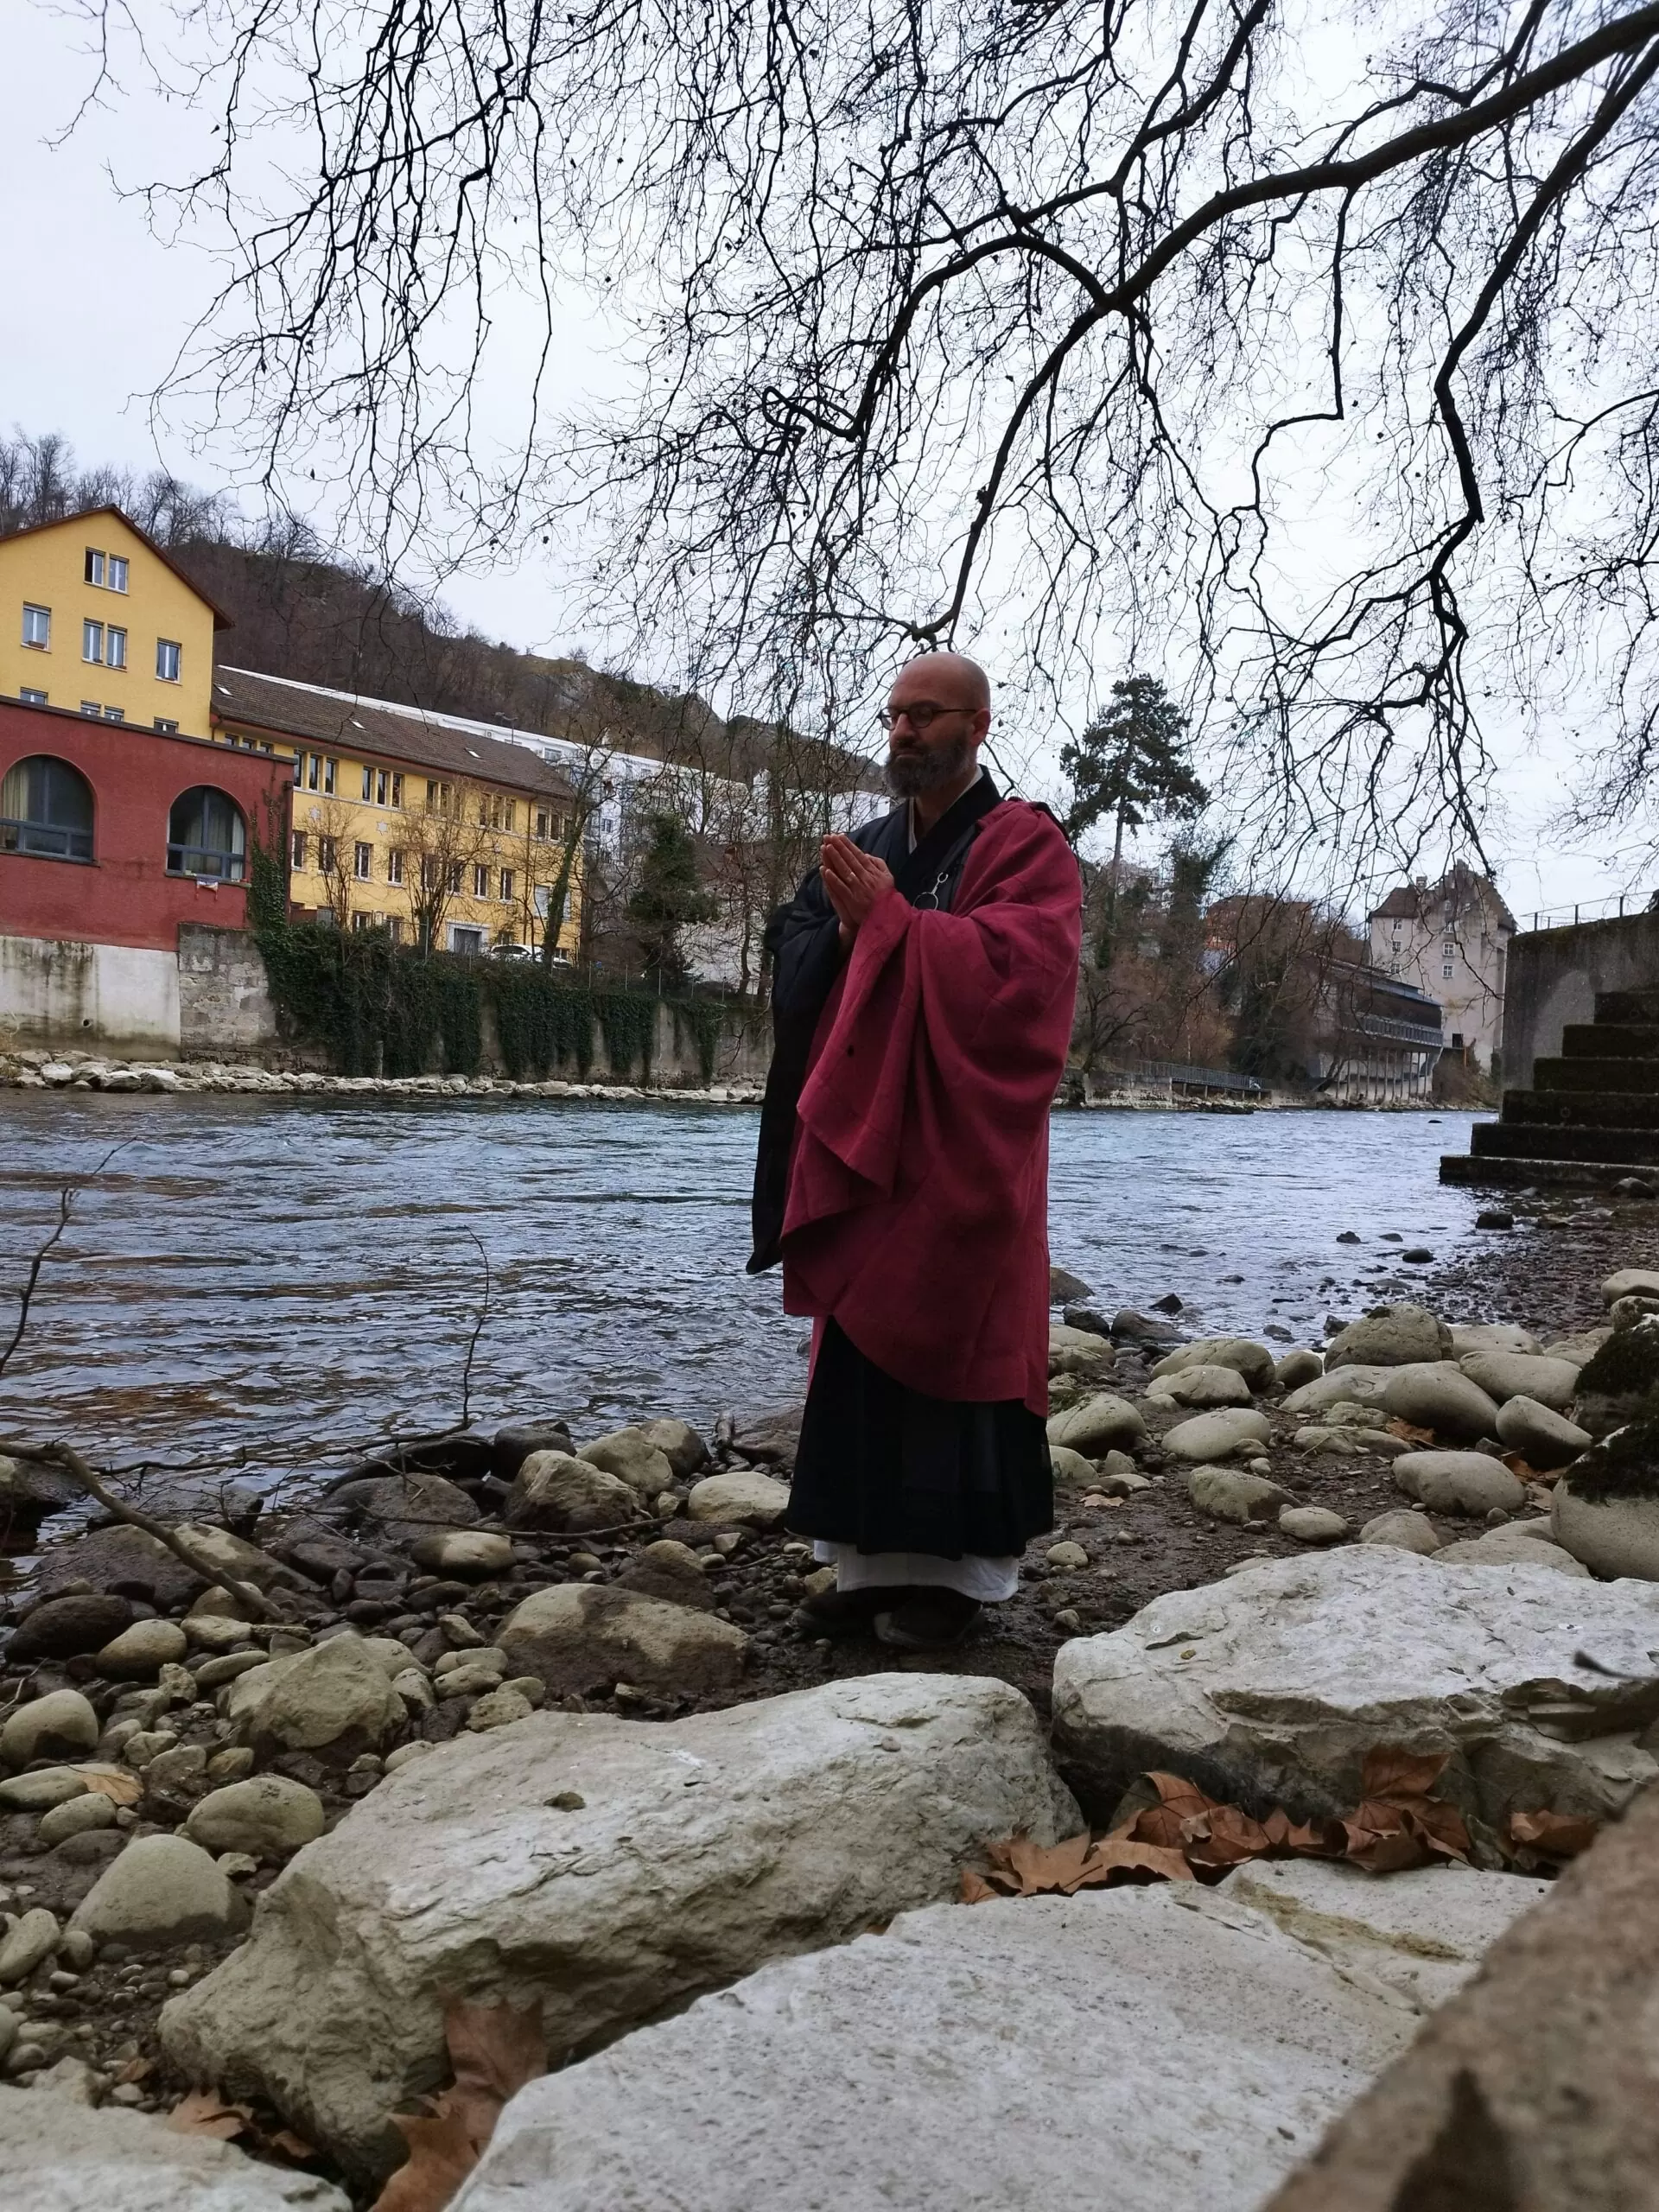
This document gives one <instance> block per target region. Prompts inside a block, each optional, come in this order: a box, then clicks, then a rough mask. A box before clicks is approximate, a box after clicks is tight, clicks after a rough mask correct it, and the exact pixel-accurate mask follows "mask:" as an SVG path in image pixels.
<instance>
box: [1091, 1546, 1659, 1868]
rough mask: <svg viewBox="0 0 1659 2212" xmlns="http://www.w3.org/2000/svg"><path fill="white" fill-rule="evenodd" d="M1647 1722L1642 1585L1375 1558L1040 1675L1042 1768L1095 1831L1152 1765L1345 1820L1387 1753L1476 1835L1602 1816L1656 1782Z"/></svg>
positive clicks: (1347, 1553)
mask: <svg viewBox="0 0 1659 2212" xmlns="http://www.w3.org/2000/svg"><path fill="white" fill-rule="evenodd" d="M1529 1541H1535V1539H1531V1540H1529ZM1580 1653H1584V1654H1586V1655H1587V1656H1589V1657H1590V1658H1592V1660H1593V1661H1594V1662H1596V1665H1595V1667H1594V1668H1593V1669H1592V1668H1588V1667H1586V1666H1584V1665H1582V1664H1581V1663H1580V1656H1579V1655H1580ZM1604 1669H1605V1670H1606V1671H1603V1670H1604ZM1656 1716H1659V1590H1656V1589H1655V1588H1654V1587H1653V1586H1651V1585H1650V1584H1648V1583H1643V1582H1613V1583H1599V1582H1591V1581H1578V1580H1569V1578H1568V1577H1567V1576H1566V1575H1564V1574H1560V1573H1554V1571H1552V1569H1551V1568H1550V1567H1548V1566H1547V1565H1545V1564H1543V1563H1540V1564H1539V1565H1538V1566H1536V1567H1529V1566H1524V1565H1516V1566H1510V1567H1485V1566H1482V1567H1441V1566H1440V1565H1439V1564H1438V1563H1437V1562H1436V1561H1435V1560H1432V1559H1422V1558H1420V1557H1418V1556H1417V1554H1415V1553H1413V1552H1408V1551H1402V1550H1397V1549H1395V1548H1393V1547H1391V1546H1388V1545H1383V1544H1376V1543H1370V1544H1355V1545H1350V1546H1346V1547H1344V1548H1343V1549H1341V1550H1339V1551H1332V1552H1325V1553H1319V1554H1303V1555H1301V1556H1300V1557H1296V1558H1291V1559H1284V1560H1264V1561H1263V1562H1262V1564H1261V1565H1259V1566H1256V1567H1250V1568H1248V1569H1247V1570H1245V1571H1244V1572H1243V1573H1236V1574H1233V1575H1230V1576H1229V1577H1227V1578H1226V1580H1224V1581H1220V1582H1216V1583H1211V1584H1209V1585H1208V1586H1205V1587H1203V1588H1200V1589H1197V1590H1183V1591H1175V1592H1171V1593H1169V1594H1168V1595H1166V1596H1165V1597H1161V1598H1155V1599H1154V1600H1153V1602H1152V1603H1151V1604H1150V1605H1147V1606H1145V1607H1143V1608H1142V1610H1141V1611H1140V1612H1138V1613H1137V1614H1136V1615H1135V1618H1134V1619H1133V1620H1131V1621H1128V1623H1126V1624H1125V1625H1124V1626H1123V1627H1122V1628H1121V1629H1118V1630H1115V1631H1114V1632H1113V1633H1111V1634H1110V1635H1107V1636H1095V1637H1078V1638H1077V1639H1076V1640H1075V1641H1073V1642H1072V1643H1067V1644H1065V1645H1063V1646H1062V1647H1061V1649H1060V1651H1059V1654H1058V1656H1057V1658H1056V1660H1055V1662H1054V1742H1055V1749H1056V1752H1057V1754H1058V1757H1059V1758H1060V1760H1061V1764H1062V1769H1063V1770H1064V1771H1065V1773H1066V1774H1067V1777H1068V1778H1069V1779H1070V1780H1071V1783H1072V1786H1073V1788H1074V1789H1076V1790H1077V1794H1078V1796H1079V1797H1080V1798H1081V1799H1082V1801H1083V1802H1084V1806H1085V1808H1087V1809H1088V1810H1089V1812H1090V1815H1093V1816H1095V1817H1096V1818H1101V1819H1103V1818H1105V1817H1106V1816H1107V1815H1109V1814H1110V1812H1111V1811H1112V1809H1113V1808H1114V1807H1115V1806H1116V1802H1117V1799H1118V1797H1119V1796H1120V1795H1121V1794H1122V1790H1123V1789H1124V1788H1125V1787H1126V1786H1127V1784H1128V1783H1129V1782H1130V1780H1131V1779H1132V1778H1133V1777H1135V1775H1136V1774H1138V1773H1140V1772H1141V1771H1142V1770H1145V1769H1147V1768H1151V1767H1164V1768H1169V1769H1172V1770H1174V1771H1175V1772H1177V1773H1179V1774H1185V1775H1187V1776H1189V1777H1191V1778H1192V1780H1193V1781H1195V1782H1196V1783H1198V1784H1199V1786H1200V1787H1201V1788H1203V1789H1207V1790H1208V1791H1209V1792H1210V1793H1211V1796H1217V1797H1224V1798H1229V1799H1239V1798H1244V1799H1247V1800H1250V1801H1252V1802H1255V1801H1257V1800H1264V1801H1266V1802H1269V1803H1271V1802H1282V1803H1283V1804H1284V1805H1285V1806H1286V1807H1287V1809H1289V1810H1290V1811H1292V1812H1293V1813H1300V1814H1304V1815H1331V1814H1336V1813H1342V1812H1346V1811H1349V1810H1351V1808H1352V1807H1353V1806H1354V1804H1355V1803H1356V1802H1357V1798H1358V1796H1359V1780H1360V1767H1361V1763H1362V1761H1363V1758H1364V1755H1365V1753H1366V1752H1367V1751H1370V1750H1372V1749H1374V1748H1376V1747H1377V1746H1379V1745H1402V1746H1403V1747H1404V1748H1405V1749H1407V1750H1408V1751H1421V1752H1429V1751H1436V1752H1445V1753H1446V1754H1448V1764H1447V1766H1446V1772H1445V1775H1444V1776H1443V1777H1442V1779H1441V1782H1440V1784H1439V1789H1440V1794H1441V1795H1443V1796H1446V1797H1447V1798H1448V1799H1450V1800H1451V1801H1452V1802H1454V1803H1456V1804H1457V1805H1459V1807H1460V1808H1462V1809H1463V1810H1464V1812H1465V1814H1473V1815H1478V1817H1479V1818H1480V1819H1481V1820H1482V1821H1486V1822H1488V1823H1489V1824H1490V1825H1491V1826H1492V1827H1497V1828H1500V1829H1501V1828H1502V1827H1503V1825H1504V1824H1505V1823H1506V1821H1508V1818H1509V1815H1510V1813H1511V1812H1512V1811H1516V1810H1521V1811H1535V1810H1537V1809H1539V1808H1550V1809H1553V1810H1554V1811H1557V1812H1562V1813H1574V1814H1584V1815H1589V1816H1591V1817H1592V1818H1596V1819H1605V1818H1607V1817H1610V1816H1611V1815H1613V1814H1615V1813H1617V1812H1618V1811H1619V1810H1621V1809H1622V1808H1623V1807H1624V1805H1625V1804H1626V1803H1627V1802H1628V1801H1629V1800H1630V1797H1631V1796H1632V1795H1633V1794H1634V1793H1635V1791H1636V1790H1637V1789H1638V1788H1639V1787H1640V1785H1641V1784H1642V1783H1644V1782H1646V1781H1647V1780H1648V1779H1649V1777H1652V1776H1654V1775H1656V1774H1659V1760H1656V1758H1653V1757H1652V1756H1651V1755H1650V1754H1649V1752H1647V1751H1640V1750H1638V1749H1637V1746H1636V1737H1637V1734H1638V1733H1640V1732H1641V1731H1642V1730H1643V1729H1644V1728H1645V1727H1646V1726H1647V1725H1648V1724H1649V1722H1650V1721H1651V1720H1652V1719H1654V1718H1655V1717H1656Z"/></svg>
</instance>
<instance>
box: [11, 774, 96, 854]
mask: <svg viewBox="0 0 1659 2212" xmlns="http://www.w3.org/2000/svg"><path fill="white" fill-rule="evenodd" d="M0 853H38V854H41V855H43V856H44V857H45V858H47V859H49V860H59V861H89V860H91V858H92V785H90V784H89V783H88V782H87V780H86V777H85V776H83V775H82V774H81V772H80V771H79V768H72V767H71V766H70V765H69V763H68V762H67V760H53V759H52V757H51V756H50V754H48V753H35V754H33V755H31V757H30V758H29V760H19V761H18V762H17V763H16V766H13V767H10V768H8V769H7V771H6V773H5V777H4V779H3V781H0Z"/></svg>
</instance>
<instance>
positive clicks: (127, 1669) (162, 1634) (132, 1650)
mask: <svg viewBox="0 0 1659 2212" xmlns="http://www.w3.org/2000/svg"><path fill="white" fill-rule="evenodd" d="M187 1649H188V1645H187V1644H186V1642H185V1636H184V1630H182V1629H181V1627H180V1626H179V1624H178V1623H177V1622H176V1621H160V1620H156V1621H135V1622H134V1623H133V1624H132V1626H131V1627H130V1628H124V1629H123V1630H122V1631H121V1633H120V1635H119V1636H118V1637H114V1638H113V1639H112V1640H111V1642H110V1643H106V1644H105V1646H104V1649H102V1650H101V1651H100V1652H99V1655H98V1658H97V1661H96V1662H95V1663H96V1665H97V1667H98V1670H99V1674H101V1675H113V1676H115V1678H116V1679H117V1680H118V1681H123V1680H127V1679H130V1678H133V1679H137V1680H141V1681H151V1680H153V1679H154V1678H155V1676H156V1675H159V1674H160V1672H161V1670H162V1668H163V1667H166V1666H169V1665H173V1664H175V1663H176V1662H178V1661H180V1660H181V1659H182V1658H183V1656H184V1655H185V1652H186V1650H187Z"/></svg>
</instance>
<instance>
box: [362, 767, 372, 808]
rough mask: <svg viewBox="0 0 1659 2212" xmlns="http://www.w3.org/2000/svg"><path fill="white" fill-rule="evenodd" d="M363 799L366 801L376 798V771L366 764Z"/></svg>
mask: <svg viewBox="0 0 1659 2212" xmlns="http://www.w3.org/2000/svg"><path fill="white" fill-rule="evenodd" d="M363 797H364V798H365V801H366V800H369V799H372V798H373V797H374V771H373V769H372V768H371V767H369V766H367V765H366V764H365V766H364V770H363Z"/></svg>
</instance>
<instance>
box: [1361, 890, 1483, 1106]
mask: <svg viewBox="0 0 1659 2212" xmlns="http://www.w3.org/2000/svg"><path fill="white" fill-rule="evenodd" d="M1370 925H1371V958H1372V961H1373V962H1374V963H1375V964H1376V966H1377V967H1378V968H1381V969H1383V970H1384V971H1385V972H1386V973H1387V974H1388V975H1389V976H1393V977H1395V979H1396V980H1397V981H1399V982H1405V983H1408V984H1411V985H1412V986H1413V987H1414V988H1416V989H1417V990H1419V991H1421V992H1422V993H1423V994H1424V995H1425V996H1427V997H1429V998H1433V999H1436V1000H1438V1001H1440V1006H1441V1007H1442V1008H1443V1010H1444V1014H1445V1027H1446V1048H1447V1050H1448V1051H1449V1052H1454V1053H1461V1054H1462V1055H1463V1057H1464V1058H1465V1059H1466V1060H1467V1061H1468V1062H1469V1063H1470V1064H1471V1065H1472V1066H1474V1067H1476V1068H1478V1070H1479V1071H1481V1072H1482V1073H1483V1074H1487V1075H1490V1074H1491V1073H1492V1072H1494V1063H1495V1060H1496V1058H1497V1052H1498V1050H1499V1047H1500V1045H1501V1043H1502V1039H1503V986H1504V972H1505V969H1506V966H1507V964H1508V954H1509V944H1510V938H1512V937H1513V936H1514V935H1515V917H1514V915H1513V914H1511V913H1510V910H1509V908H1508V907H1507V906H1505V905H1504V903H1503V899H1502V897H1501V896H1500V895H1499V893H1498V890H1497V885H1496V884H1495V883H1493V882H1492V880H1491V878H1490V877H1489V876H1484V875H1480V874H1477V873H1476V872H1475V870H1474V869H1473V868H1468V867H1465V864H1464V863H1463V861H1458V863H1457V864H1456V866H1455V867H1453V868H1452V869H1451V871H1450V872H1449V874H1446V875H1444V876H1442V877H1441V878H1440V881H1439V882H1438V883H1434V884H1430V883H1429V882H1428V881H1427V879H1425V878H1423V877H1421V876H1420V877H1419V878H1418V879H1417V880H1415V881H1414V882H1413V883H1410V884H1404V885H1402V887H1400V889H1399V890H1397V891H1391V892H1390V893H1389V895H1388V897H1387V898H1386V899H1384V900H1383V903H1382V905H1381V906H1378V907H1376V908H1375V909H1374V910H1373V912H1372V913H1371V916H1370Z"/></svg>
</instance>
